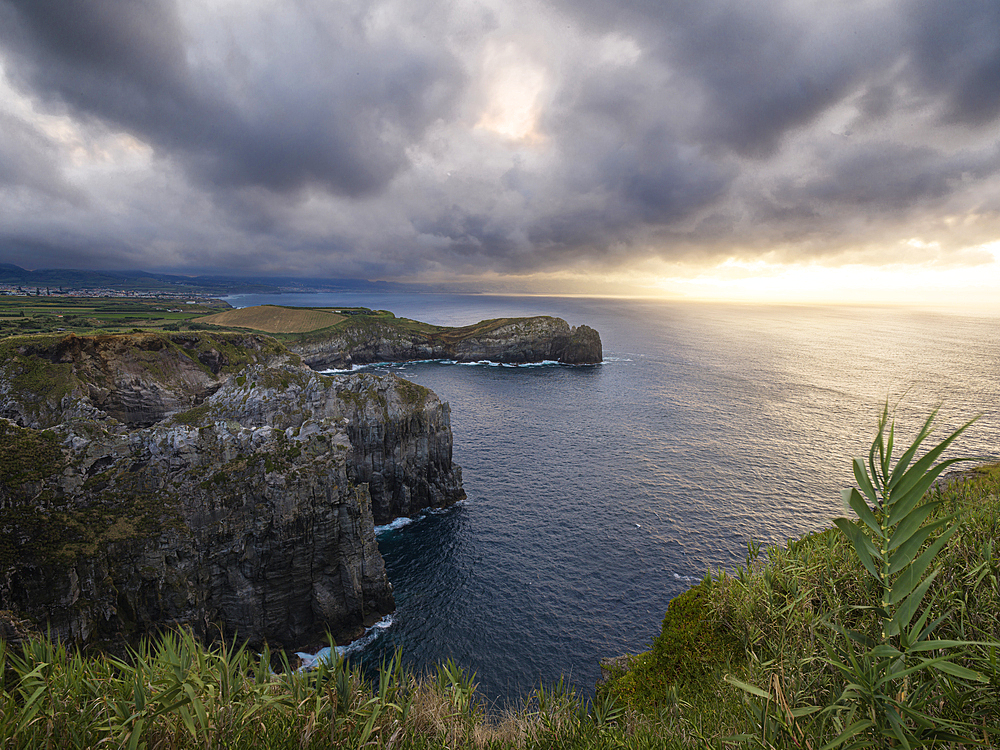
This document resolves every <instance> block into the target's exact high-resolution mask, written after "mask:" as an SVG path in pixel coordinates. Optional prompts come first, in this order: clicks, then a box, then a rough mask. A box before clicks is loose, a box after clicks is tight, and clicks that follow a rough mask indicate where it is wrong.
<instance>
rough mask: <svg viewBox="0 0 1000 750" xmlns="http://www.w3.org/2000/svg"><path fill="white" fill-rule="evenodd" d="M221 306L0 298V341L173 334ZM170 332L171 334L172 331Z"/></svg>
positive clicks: (175, 301)
mask: <svg viewBox="0 0 1000 750" xmlns="http://www.w3.org/2000/svg"><path fill="white" fill-rule="evenodd" d="M228 309H229V305H228V304H227V303H225V302H222V301H221V300H197V301H196V302H195V304H188V301H187V300H183V299H135V300H132V299H127V298H121V297H114V298H94V297H67V296H58V297H55V296H53V297H7V296H0V337H6V336H18V335H30V334H37V333H59V332H62V331H65V332H67V333H120V332H122V331H131V330H132V329H133V328H141V329H153V330H155V329H162V328H165V327H167V328H168V329H170V328H174V330H177V329H179V328H180V326H181V325H187V324H188V321H190V320H192V319H193V318H198V317H202V316H204V315H207V314H211V313H217V312H221V311H223V310H228ZM175 327H176V328H175Z"/></svg>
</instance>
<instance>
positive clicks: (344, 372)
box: [319, 365, 373, 375]
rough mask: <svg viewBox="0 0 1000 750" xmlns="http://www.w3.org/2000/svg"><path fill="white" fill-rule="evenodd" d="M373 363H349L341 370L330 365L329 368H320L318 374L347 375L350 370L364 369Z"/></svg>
mask: <svg viewBox="0 0 1000 750" xmlns="http://www.w3.org/2000/svg"><path fill="white" fill-rule="evenodd" d="M372 366H373V365H351V366H350V367H348V368H345V369H343V370H338V369H337V368H336V367H331V368H330V369H329V370H320V371H319V374H320V375H349V374H351V373H352V372H357V371H358V370H366V369H368V368H369V367H372Z"/></svg>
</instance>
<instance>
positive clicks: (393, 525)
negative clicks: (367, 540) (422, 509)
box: [375, 516, 417, 536]
mask: <svg viewBox="0 0 1000 750" xmlns="http://www.w3.org/2000/svg"><path fill="white" fill-rule="evenodd" d="M416 520H417V519H416V518H408V517H406V516H400V517H399V518H396V519H394V520H392V521H390V522H389V523H386V524H383V525H381V526H376V527H375V536H378V535H379V534H384V533H386V532H387V531H395V530H396V529H401V528H403V527H404V526H409V525H410V524H411V523H413V522H414V521H416Z"/></svg>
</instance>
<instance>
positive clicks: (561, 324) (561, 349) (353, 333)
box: [288, 316, 603, 370]
mask: <svg viewBox="0 0 1000 750" xmlns="http://www.w3.org/2000/svg"><path fill="white" fill-rule="evenodd" d="M288 348H289V349H291V350H292V351H294V352H295V353H297V354H299V355H300V356H301V357H302V359H303V360H304V361H305V362H306V364H308V365H309V366H310V367H313V368H315V369H317V370H323V369H328V368H344V367H350V366H352V365H359V364H371V363H373V362H403V361H409V360H423V359H453V360H456V361H458V362H479V361H483V360H489V361H491V362H503V363H509V364H523V363H528V362H543V361H553V362H561V363H563V364H572V365H579V364H596V363H599V362H600V361H601V359H602V356H603V351H602V347H601V336H600V334H599V333H598V332H597V331H595V330H594V329H593V328H590V327H588V326H584V325H581V326H577V327H575V328H572V327H570V325H569V324H568V323H567V322H566V321H565V320H563V319H562V318H552V317H548V316H539V317H534V318H503V319H496V320H485V321H482V322H480V323H477V324H475V325H473V326H466V327H463V328H440V329H436V330H425V329H423V328H408V327H406V326H405V325H400V324H398V323H397V322H396V321H394V320H392V319H390V320H378V319H371V318H352V319H351V320H348V321H347V322H345V323H343V324H341V325H339V326H337V327H336V328H334V329H332V330H327V331H324V332H322V333H321V334H317V335H307V336H303V337H302V338H301V339H300V340H299V341H294V342H289V343H288Z"/></svg>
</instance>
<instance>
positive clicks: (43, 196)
mask: <svg viewBox="0 0 1000 750" xmlns="http://www.w3.org/2000/svg"><path fill="white" fill-rule="evenodd" d="M0 261H2V262H8V263H15V264H17V265H21V266H23V267H25V268H83V269H119V270H120V269H137V268H141V269H145V270H151V271H164V272H172V273H185V274H198V273H215V272H224V273H231V274H250V275H280V276H303V277H351V278H368V279H373V280H375V279H380V280H392V281H421V282H451V281H460V282H465V283H474V284H479V285H480V286H481V288H483V289H485V290H493V291H521V292H532V293H544V292H558V293H592V294H642V295H648V296H658V295H663V296H679V297H697V298H720V299H748V300H754V299H764V300H784V299H789V300H793V301H794V300H804V301H844V302H875V303H878V302H890V303H892V302H907V301H916V302H926V301H931V300H933V301H938V302H940V303H942V304H952V303H956V304H983V305H990V304H1000V300H998V299H995V298H1000V291H998V290H1000V3H998V2H997V0H948V1H947V2H945V1H944V0H838V1H837V2H829V0H754V1H753V2H746V0H618V1H617V2H614V3H609V2H606V1H605V0H602V1H598V0H547V1H546V0H450V1H448V2H442V1H438V0H388V1H382V0H367V1H366V2H354V1H353V0H342V1H340V0H280V1H278V0H86V1H85V2H84V1H83V0H80V1H77V0H72V1H71V2H66V0H0Z"/></svg>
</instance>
